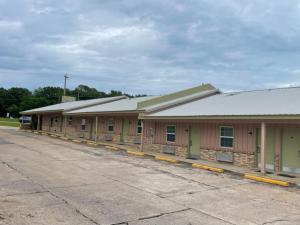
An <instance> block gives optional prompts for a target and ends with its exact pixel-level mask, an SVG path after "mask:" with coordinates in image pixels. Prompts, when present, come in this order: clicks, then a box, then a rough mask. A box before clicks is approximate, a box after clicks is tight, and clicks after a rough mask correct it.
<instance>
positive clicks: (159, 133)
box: [153, 122, 188, 146]
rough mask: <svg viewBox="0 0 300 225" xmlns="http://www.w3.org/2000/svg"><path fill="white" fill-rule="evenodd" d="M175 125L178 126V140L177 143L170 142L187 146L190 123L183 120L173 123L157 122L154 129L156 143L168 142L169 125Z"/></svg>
mask: <svg viewBox="0 0 300 225" xmlns="http://www.w3.org/2000/svg"><path fill="white" fill-rule="evenodd" d="M168 125H175V126H176V140H175V143H172V142H170V143H168V144H171V145H177V146H187V145H188V132H187V130H188V125H187V124H186V123H181V122H173V123H161V122H156V123H155V130H154V140H153V143H154V144H166V143H167V141H166V140H167V132H166V131H167V126H168Z"/></svg>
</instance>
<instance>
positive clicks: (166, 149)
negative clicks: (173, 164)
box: [162, 146, 175, 155]
mask: <svg viewBox="0 0 300 225" xmlns="http://www.w3.org/2000/svg"><path fill="white" fill-rule="evenodd" d="M162 151H163V153H166V154H170V155H175V147H174V146H164V147H163V149H162Z"/></svg>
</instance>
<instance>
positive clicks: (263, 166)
mask: <svg viewBox="0 0 300 225" xmlns="http://www.w3.org/2000/svg"><path fill="white" fill-rule="evenodd" d="M266 137H267V128H266V123H265V122H262V123H261V147H260V171H261V173H262V174H265V173H266V154H267V151H266V150H267V148H266Z"/></svg>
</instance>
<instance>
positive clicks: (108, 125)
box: [107, 119, 114, 132]
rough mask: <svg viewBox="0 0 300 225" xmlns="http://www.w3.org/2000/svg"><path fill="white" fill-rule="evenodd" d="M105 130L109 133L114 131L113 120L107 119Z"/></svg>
mask: <svg viewBox="0 0 300 225" xmlns="http://www.w3.org/2000/svg"><path fill="white" fill-rule="evenodd" d="M107 130H108V131H110V132H113V131H114V120H113V119H109V120H108V122H107Z"/></svg>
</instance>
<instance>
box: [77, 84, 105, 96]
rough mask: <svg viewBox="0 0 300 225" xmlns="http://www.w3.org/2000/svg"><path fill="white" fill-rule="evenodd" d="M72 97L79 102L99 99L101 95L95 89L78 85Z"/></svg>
mask: <svg viewBox="0 0 300 225" xmlns="http://www.w3.org/2000/svg"><path fill="white" fill-rule="evenodd" d="M73 95H75V96H78V97H79V100H87V99H94V98H100V97H103V96H101V93H100V92H98V91H97V89H95V88H90V87H89V86H86V85H82V84H81V85H79V86H78V87H77V88H75V90H74V91H73Z"/></svg>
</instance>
